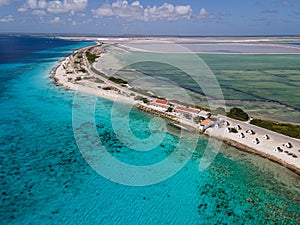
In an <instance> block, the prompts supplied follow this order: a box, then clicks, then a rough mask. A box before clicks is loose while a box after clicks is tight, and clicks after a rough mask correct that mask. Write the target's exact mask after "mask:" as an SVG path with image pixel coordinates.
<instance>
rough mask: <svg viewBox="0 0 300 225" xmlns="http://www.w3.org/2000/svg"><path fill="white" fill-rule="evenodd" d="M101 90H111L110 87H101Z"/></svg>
mask: <svg viewBox="0 0 300 225" xmlns="http://www.w3.org/2000/svg"><path fill="white" fill-rule="evenodd" d="M103 90H106V91H110V90H112V88H111V87H103Z"/></svg>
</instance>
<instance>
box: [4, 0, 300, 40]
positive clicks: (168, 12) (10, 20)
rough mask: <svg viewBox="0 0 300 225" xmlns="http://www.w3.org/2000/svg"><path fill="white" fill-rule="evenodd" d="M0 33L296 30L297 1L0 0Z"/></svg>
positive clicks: (298, 18)
mask: <svg viewBox="0 0 300 225" xmlns="http://www.w3.org/2000/svg"><path fill="white" fill-rule="evenodd" d="M0 32H37V33H45V32H46V33H94V34H107V35H122V34H143V35H159V34H160V35H168V34H170V35H285V34H290V35H300V1H299V0H264V1H255V0H254V1H251V0H185V1H184V0H173V1H168V0H147V1H144V0H140V1H134V0H133V1H131V0H128V1H125V0H107V1H101V0H98V1H92V0H0Z"/></svg>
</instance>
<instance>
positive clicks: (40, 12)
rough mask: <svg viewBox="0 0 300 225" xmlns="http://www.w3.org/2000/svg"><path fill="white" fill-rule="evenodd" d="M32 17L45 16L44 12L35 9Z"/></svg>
mask: <svg viewBox="0 0 300 225" xmlns="http://www.w3.org/2000/svg"><path fill="white" fill-rule="evenodd" d="M32 15H35V16H45V15H46V12H45V11H44V10H40V9H37V10H33V12H32Z"/></svg>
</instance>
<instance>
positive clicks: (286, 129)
mask: <svg viewBox="0 0 300 225" xmlns="http://www.w3.org/2000/svg"><path fill="white" fill-rule="evenodd" d="M250 123H251V124H253V125H256V126H259V127H263V128H266V129H268V130H272V131H274V132H277V133H280V134H283V135H287V136H290V137H293V138H298V139H300V126H299V125H293V124H287V123H277V122H273V121H269V120H260V119H253V120H252V121H251V122H250Z"/></svg>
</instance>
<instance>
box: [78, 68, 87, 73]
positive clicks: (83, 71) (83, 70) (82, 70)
mask: <svg viewBox="0 0 300 225" xmlns="http://www.w3.org/2000/svg"><path fill="white" fill-rule="evenodd" d="M78 71H79V72H82V73H86V72H87V71H86V69H85V68H81V69H80V70H78Z"/></svg>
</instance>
